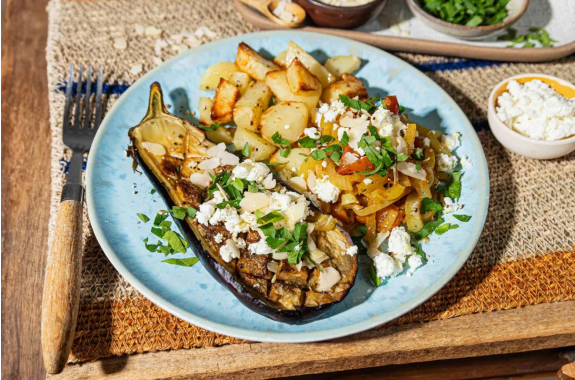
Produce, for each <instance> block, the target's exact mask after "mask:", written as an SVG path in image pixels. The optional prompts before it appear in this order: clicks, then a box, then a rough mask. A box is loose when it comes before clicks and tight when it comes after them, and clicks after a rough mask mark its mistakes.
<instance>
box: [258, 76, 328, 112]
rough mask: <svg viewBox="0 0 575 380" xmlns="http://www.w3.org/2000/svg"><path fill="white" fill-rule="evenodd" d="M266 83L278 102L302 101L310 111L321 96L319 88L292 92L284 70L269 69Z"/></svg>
mask: <svg viewBox="0 0 575 380" xmlns="http://www.w3.org/2000/svg"><path fill="white" fill-rule="evenodd" d="M266 84H267V85H268V87H269V88H270V89H271V90H272V92H273V94H274V96H275V97H276V98H277V101H279V102H287V101H296V102H302V103H304V104H305V105H306V106H307V108H308V110H309V111H310V112H311V110H312V109H314V108H315V107H316V106H317V103H318V101H319V98H320V96H321V88H319V89H317V90H316V91H310V92H307V93H305V94H294V93H293V92H291V90H290V89H289V85H288V82H287V78H286V70H277V71H270V72H269V73H268V74H267V75H266Z"/></svg>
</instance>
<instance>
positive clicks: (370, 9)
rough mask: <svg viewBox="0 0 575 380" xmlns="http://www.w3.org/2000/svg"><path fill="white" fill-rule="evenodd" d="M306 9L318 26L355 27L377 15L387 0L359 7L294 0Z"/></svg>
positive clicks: (315, 0)
mask: <svg viewBox="0 0 575 380" xmlns="http://www.w3.org/2000/svg"><path fill="white" fill-rule="evenodd" d="M294 2H295V3H298V4H299V5H301V6H302V7H303V9H305V11H306V12H307V14H308V16H309V17H310V18H311V19H312V20H313V22H314V23H315V24H316V25H317V26H321V27H324V28H335V29H353V28H357V27H358V26H361V25H363V24H365V23H366V22H368V21H370V20H372V19H374V18H375V17H377V16H378V15H379V14H380V13H381V11H382V10H383V7H385V3H386V2H387V0H375V1H372V2H371V3H368V4H365V5H360V6H358V7H336V6H334V5H327V4H324V3H322V2H320V1H318V0H294Z"/></svg>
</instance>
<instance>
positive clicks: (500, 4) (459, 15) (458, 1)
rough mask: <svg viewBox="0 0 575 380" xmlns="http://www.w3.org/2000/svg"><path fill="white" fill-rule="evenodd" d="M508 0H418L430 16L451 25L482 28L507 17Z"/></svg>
mask: <svg viewBox="0 0 575 380" xmlns="http://www.w3.org/2000/svg"><path fill="white" fill-rule="evenodd" d="M509 1H510V0H419V5H420V6H421V7H422V8H423V9H424V10H425V11H426V12H427V13H429V14H430V15H432V16H435V17H437V18H440V19H442V20H443V21H447V22H450V23H452V24H458V25H465V26H483V25H495V24H499V23H500V22H502V21H503V20H505V18H506V17H507V13H508V12H507V8H506V5H507V3H509Z"/></svg>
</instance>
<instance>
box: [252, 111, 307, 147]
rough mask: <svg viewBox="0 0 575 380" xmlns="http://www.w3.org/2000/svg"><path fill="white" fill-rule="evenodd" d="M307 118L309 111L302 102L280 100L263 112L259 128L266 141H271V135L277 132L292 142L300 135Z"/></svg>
mask: <svg viewBox="0 0 575 380" xmlns="http://www.w3.org/2000/svg"><path fill="white" fill-rule="evenodd" d="M308 119H309V111H308V109H307V107H306V105H305V104H304V103H301V102H293V101H292V102H281V103H279V104H276V105H275V106H272V107H270V108H268V110H267V111H266V112H264V114H263V115H262V118H261V120H260V127H259V129H260V132H261V134H262V136H263V137H264V138H265V139H266V140H268V141H273V140H272V136H273V135H274V134H275V133H276V132H278V133H279V134H280V136H281V137H282V138H284V139H286V140H288V141H289V142H290V143H293V142H295V141H297V140H298V139H299V137H300V136H301V135H302V133H303V130H304V129H305V127H306V126H307V121H308Z"/></svg>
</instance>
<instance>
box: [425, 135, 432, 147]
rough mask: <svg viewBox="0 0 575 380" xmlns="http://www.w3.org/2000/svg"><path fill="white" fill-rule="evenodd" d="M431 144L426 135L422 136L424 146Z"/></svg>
mask: <svg viewBox="0 0 575 380" xmlns="http://www.w3.org/2000/svg"><path fill="white" fill-rule="evenodd" d="M430 144H431V140H429V138H428V137H424V138H423V145H424V146H429V145H430Z"/></svg>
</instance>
